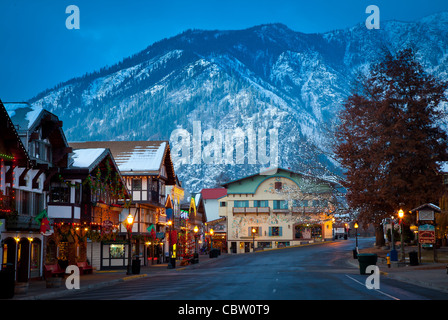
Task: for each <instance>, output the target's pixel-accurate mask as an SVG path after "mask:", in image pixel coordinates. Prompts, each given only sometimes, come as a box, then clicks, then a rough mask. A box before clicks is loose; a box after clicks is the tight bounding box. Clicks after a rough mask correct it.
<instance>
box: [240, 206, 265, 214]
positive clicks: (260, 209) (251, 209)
mask: <svg viewBox="0 0 448 320" xmlns="http://www.w3.org/2000/svg"><path fill="white" fill-rule="evenodd" d="M270 212H271V208H270V207H242V208H238V207H233V213H257V214H258V213H270Z"/></svg>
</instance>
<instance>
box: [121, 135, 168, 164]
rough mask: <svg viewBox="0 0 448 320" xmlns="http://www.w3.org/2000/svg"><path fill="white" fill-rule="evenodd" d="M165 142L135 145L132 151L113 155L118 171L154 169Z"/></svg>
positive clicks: (162, 152) (163, 149)
mask: <svg viewBox="0 0 448 320" xmlns="http://www.w3.org/2000/svg"><path fill="white" fill-rule="evenodd" d="M165 147H166V142H162V143H161V144H160V145H158V146H136V147H135V148H134V149H133V150H132V151H129V152H122V153H120V154H118V155H116V157H115V161H116V162H117V165H118V167H119V168H120V171H156V170H159V168H160V164H161V162H162V160H163V155H164V154H165Z"/></svg>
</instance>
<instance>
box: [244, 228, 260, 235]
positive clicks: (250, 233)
mask: <svg viewBox="0 0 448 320" xmlns="http://www.w3.org/2000/svg"><path fill="white" fill-rule="evenodd" d="M252 229H255V233H253V232H252ZM247 234H248V235H249V236H250V237H252V236H253V235H254V234H255V236H256V237H259V236H261V235H262V234H261V227H249V228H248V230H247Z"/></svg>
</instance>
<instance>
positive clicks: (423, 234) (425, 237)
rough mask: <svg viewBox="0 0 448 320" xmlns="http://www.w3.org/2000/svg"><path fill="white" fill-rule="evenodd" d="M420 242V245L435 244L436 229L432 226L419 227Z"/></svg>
mask: <svg viewBox="0 0 448 320" xmlns="http://www.w3.org/2000/svg"><path fill="white" fill-rule="evenodd" d="M418 241H419V243H435V242H436V229H435V227H434V226H433V225H431V224H423V225H421V226H418Z"/></svg>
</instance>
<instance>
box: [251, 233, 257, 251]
mask: <svg viewBox="0 0 448 320" xmlns="http://www.w3.org/2000/svg"><path fill="white" fill-rule="evenodd" d="M256 232H257V230H256V229H255V228H252V249H253V250H254V251H255V233H256Z"/></svg>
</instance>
